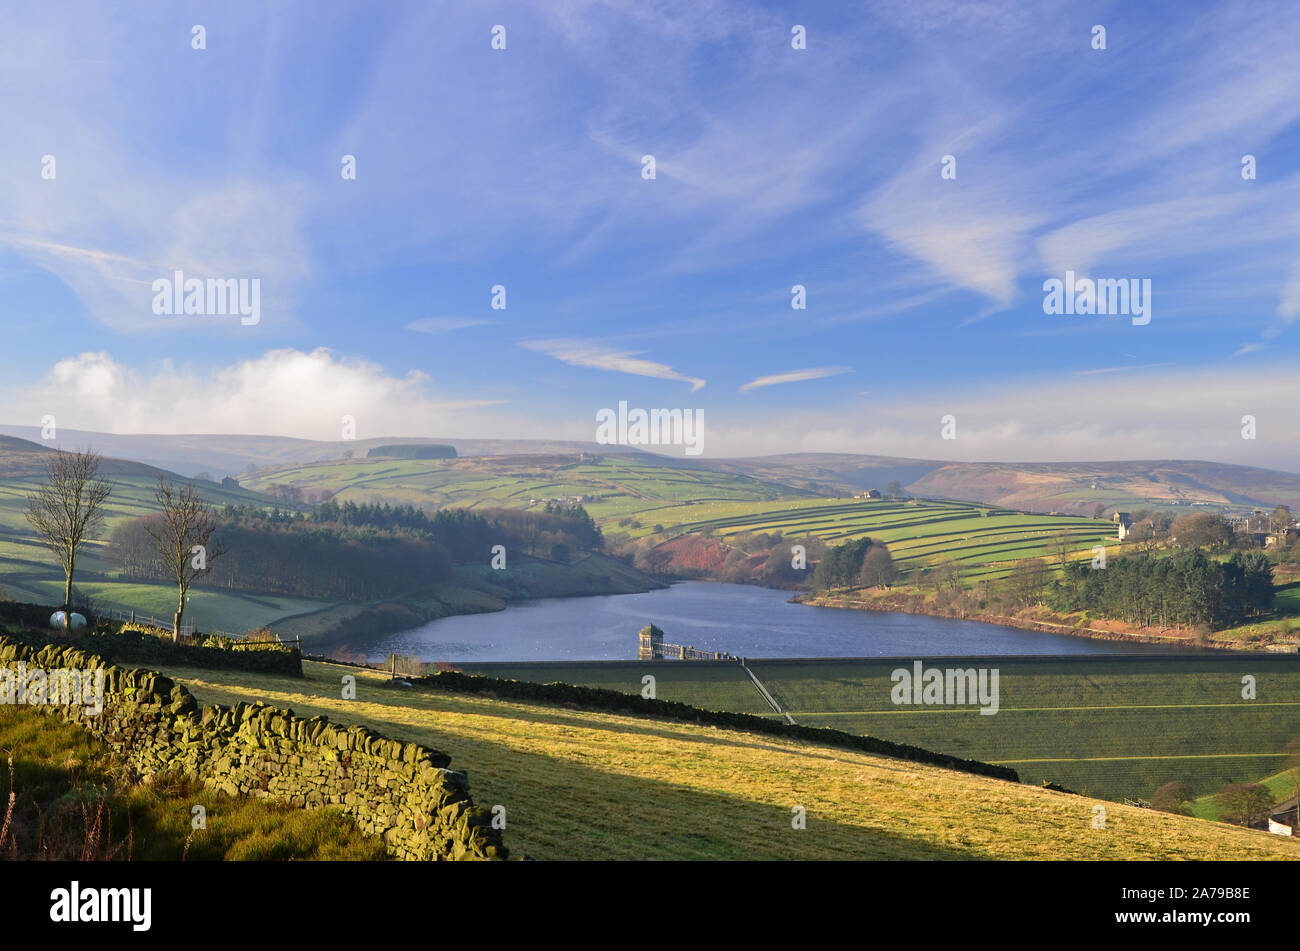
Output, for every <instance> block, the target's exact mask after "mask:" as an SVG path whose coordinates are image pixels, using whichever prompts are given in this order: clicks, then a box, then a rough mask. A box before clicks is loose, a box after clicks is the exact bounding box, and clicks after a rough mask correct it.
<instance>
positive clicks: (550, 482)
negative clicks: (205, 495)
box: [243, 456, 802, 520]
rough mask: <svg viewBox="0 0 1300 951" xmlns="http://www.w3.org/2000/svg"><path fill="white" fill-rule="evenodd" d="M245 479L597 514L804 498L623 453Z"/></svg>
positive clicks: (386, 465)
mask: <svg viewBox="0 0 1300 951" xmlns="http://www.w3.org/2000/svg"><path fill="white" fill-rule="evenodd" d="M243 484H244V485H246V486H247V487H249V488H252V489H256V490H259V491H263V492H265V491H269V490H271V489H272V488H274V487H275V486H284V485H292V486H297V487H299V488H301V489H302V490H303V491H304V492H313V491H321V490H323V491H327V492H330V493H335V495H334V498H335V499H336V500H337V501H339V502H345V501H352V502H356V503H357V504H362V503H365V502H387V503H389V504H394V505H398V504H401V505H417V506H418V505H423V506H438V507H442V506H463V507H466V508H475V507H479V508H484V507H486V508H502V507H510V508H523V507H527V505H528V504H529V501H530V500H532V499H548V498H559V497H564V496H575V495H579V496H586V497H587V501H586V502H585V503H584V505H585V506H586V508H587V510H588V511H589V512H590V513H591V515H592V517H593V518H595V519H598V520H609V519H612V518H619V517H623V516H627V515H636V514H640V513H648V512H651V511H654V510H656V509H659V508H663V507H670V506H674V505H678V504H681V503H683V502H695V501H701V502H708V501H715V500H716V501H746V502H762V501H771V500H773V499H782V498H797V497H799V496H800V495H801V494H802V493H799V492H797V491H796V490H794V489H792V488H790V487H789V486H785V485H781V484H779V483H774V482H764V481H762V480H759V479H753V478H750V477H749V476H744V475H738V474H729V473H721V472H712V471H708V470H704V469H674V468H671V467H668V466H661V465H655V464H652V463H644V462H637V461H633V460H629V459H623V458H619V457H614V456H610V457H600V458H599V459H591V458H588V459H586V460H582V459H579V457H577V456H494V457H478V458H475V457H470V458H462V459H428V460H424V459H353V460H338V461H334V462H320V463H309V464H303V465H292V466H282V467H279V468H275V469H263V470H260V471H258V472H256V473H253V474H251V475H250V476H248V477H247V478H246V479H245V480H244V483H243Z"/></svg>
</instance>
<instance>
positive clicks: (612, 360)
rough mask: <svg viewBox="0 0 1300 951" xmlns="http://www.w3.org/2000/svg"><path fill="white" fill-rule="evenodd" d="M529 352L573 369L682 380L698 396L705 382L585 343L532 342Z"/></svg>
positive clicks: (634, 354) (624, 352)
mask: <svg viewBox="0 0 1300 951" xmlns="http://www.w3.org/2000/svg"><path fill="white" fill-rule="evenodd" d="M523 345H524V346H525V347H527V348H528V349H529V350H534V351H536V352H537V353H544V354H546V355H547V356H548V357H554V358H555V359H556V360H560V361H562V362H564V363H567V364H569V365H570V366H575V367H591V368H593V369H597V370H614V371H615V372H618V373H630V374H632V375H634V376H648V377H653V378H654V379H657V380H678V381H680V382H682V383H689V384H691V392H692V393H694V392H695V391H696V390H698V389H700V387H702V386H704V383H705V381H704V380H701V379H698V378H697V377H693V376H686V375H685V374H683V373H678V372H677V371H676V370H674V369H673V368H672V367H670V366H668V365H667V364H666V363H655V362H654V361H653V360H642V359H640V358H639V357H638V356H637V354H638V352H639V351H628V350H615V349H612V348H610V347H608V346H606V345H604V344H600V343H593V342H588V341H583V340H530V341H527V342H525V343H524V344H523Z"/></svg>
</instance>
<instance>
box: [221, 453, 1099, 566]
mask: <svg viewBox="0 0 1300 951" xmlns="http://www.w3.org/2000/svg"><path fill="white" fill-rule="evenodd" d="M246 485H248V486H249V487H250V488H254V489H257V490H259V491H262V492H269V491H271V490H273V489H274V488H275V487H277V486H286V485H293V486H297V487H298V488H300V489H302V490H303V491H304V492H308V493H310V492H320V491H326V492H330V493H335V496H334V497H335V498H336V499H338V500H340V501H348V500H351V501H353V502H356V503H358V504H360V503H363V502H388V503H390V504H411V505H423V506H464V507H468V508H474V507H515V508H519V507H527V506H528V505H529V504H530V502H531V501H532V500H537V499H546V498H554V497H561V496H582V497H584V498H585V501H584V503H583V504H584V505H585V507H586V508H587V510H588V511H589V512H590V513H591V515H592V517H593V518H594V519H596V521H597V522H598V523H599V524H600V525H601V527H602V528H603V529H604V530H605V531H607V532H620V533H626V534H628V535H629V536H630V537H632V538H642V537H645V536H649V535H654V536H655V537H656V539H657V540H668V539H671V538H675V537H678V536H680V535H682V534H688V533H695V532H711V533H712V534H714V535H716V536H718V537H721V538H723V539H726V538H727V537H730V536H735V535H739V534H741V533H745V532H781V533H782V534H784V535H787V536H799V535H816V536H818V537H820V538H823V539H825V540H826V541H827V542H828V543H829V544H832V545H834V544H839V543H840V542H844V541H847V540H850V539H853V538H860V537H862V536H864V535H869V536H871V537H872V538H877V539H879V540H881V541H883V542H885V543H886V544H888V545H889V547H890V551H891V552H892V553H893V555H894V559H895V561H896V562H897V563H898V565H899V567H900V568H902V569H903V570H908V569H912V568H918V567H924V566H927V565H933V564H937V563H939V562H942V561H946V560H950V559H951V560H953V561H955V562H957V563H958V564H959V565H960V566H961V568H962V572H963V576H964V577H965V578H966V579H967V580H968V581H979V580H984V579H990V580H992V579H997V578H1001V577H1004V576H1005V575H1006V574H1008V573H1009V572H1010V571H1011V567H1012V565H1013V564H1014V563H1015V562H1016V561H1018V560H1020V559H1022V558H1027V557H1037V556H1041V555H1044V554H1047V553H1048V551H1049V547H1050V543H1051V540H1052V539H1053V538H1054V537H1055V536H1058V535H1060V534H1065V535H1067V536H1069V538H1070V540H1071V543H1072V545H1073V547H1074V550H1075V552H1076V557H1084V556H1087V557H1091V549H1092V548H1093V546H1095V545H1099V544H1103V543H1104V542H1106V541H1112V542H1113V541H1114V539H1115V529H1114V526H1113V525H1112V523H1110V522H1108V521H1104V520H1099V519H1093V518H1085V517H1083V516H1077V515H1068V516H1067V515H1028V514H1024V513H1021V512H1016V511H1012V510H1009V509H1005V508H999V507H996V506H988V505H979V504H972V503H968V502H949V501H932V500H920V499H918V500H916V501H913V502H902V501H892V500H885V499H876V500H867V499H852V498H824V497H818V496H815V495H811V494H809V493H808V492H807V491H806V490H799V489H795V488H792V487H791V486H788V485H785V484H782V483H779V482H766V481H762V480H759V479H754V478H750V477H748V476H745V475H742V474H739V473H732V472H716V471H710V470H703V469H686V468H681V469H678V468H672V467H671V466H667V465H656V464H651V463H645V462H640V461H635V460H629V459H622V458H617V457H603V458H599V459H596V460H593V459H591V458H588V459H585V460H579V459H578V458H577V457H572V456H570V457H527V456H524V457H495V458H466V459H448V460H393V459H354V460H349V461H342V460H340V461H336V462H320V463H311V464H303V465H293V466H284V467H280V468H276V469H265V470H261V471H259V472H257V473H254V474H253V475H252V476H250V477H248V479H247V480H246Z"/></svg>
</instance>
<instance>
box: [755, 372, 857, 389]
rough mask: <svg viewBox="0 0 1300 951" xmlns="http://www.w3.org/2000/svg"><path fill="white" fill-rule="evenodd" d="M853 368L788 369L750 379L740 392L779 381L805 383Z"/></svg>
mask: <svg viewBox="0 0 1300 951" xmlns="http://www.w3.org/2000/svg"><path fill="white" fill-rule="evenodd" d="M852 370H853V368H852V367H808V368H807V369H806V370H786V371H785V372H784V373H772V374H770V375H768V376H760V377H758V378H757V379H755V380H750V381H749V382H748V383H746V384H744V385H743V386H741V388H740V392H742V393H748V392H749V391H750V390H757V389H761V388H762V387H765V386H776V385H777V384H778V383H803V382H805V381H807V380H821V379H824V378H825V377H828V376H838V375H839V374H841V373H850V372H852Z"/></svg>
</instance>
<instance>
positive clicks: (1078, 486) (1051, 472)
mask: <svg viewBox="0 0 1300 951" xmlns="http://www.w3.org/2000/svg"><path fill="white" fill-rule="evenodd" d="M710 465H711V466H712V467H713V468H716V469H719V470H722V471H726V472H737V473H745V474H746V475H750V476H753V477H755V478H762V479H768V480H771V481H774V482H782V483H785V484H786V485H797V486H800V487H810V484H811V486H812V487H816V488H821V489H828V488H835V489H836V490H837V491H840V492H845V491H848V490H861V489H880V490H881V491H884V489H885V488H886V486H888V484H889V483H890V482H891V481H895V480H897V481H898V482H900V483H902V485H903V487H904V488H905V489H906V490H907V491H908V492H910V493H912V494H913V495H919V496H924V497H927V498H943V499H956V500H960V501H966V502H988V503H991V504H994V505H1000V506H1004V507H1006V508H1011V509H1023V510H1025V511H1034V512H1061V513H1065V514H1072V515H1084V514H1087V515H1091V514H1092V511H1093V509H1094V508H1095V507H1096V506H1097V505H1099V504H1100V505H1103V506H1105V507H1106V509H1107V510H1109V511H1113V510H1115V509H1134V508H1156V507H1163V508H1170V509H1180V508H1184V507H1187V508H1190V507H1192V506H1197V507H1203V508H1212V509H1243V508H1250V507H1254V506H1260V507H1267V508H1271V507H1273V506H1275V505H1279V504H1281V505H1289V506H1292V507H1294V508H1300V475H1296V474H1294V473H1290V472H1279V471H1277V470H1273V469H1259V468H1255V467H1253V466H1237V465H1229V464H1227V463H1219V462H1204V461H1200V460H1180V459H1157V460H1122V461H1114V462H943V461H938V460H933V459H905V458H898V457H893V456H867V455H861V456H859V455H854V454H851V453H811V452H810V453H794V454H790V455H784V456H761V457H758V458H753V459H722V460H716V461H711V462H710Z"/></svg>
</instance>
